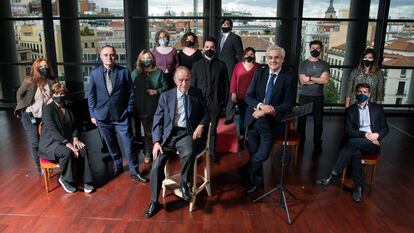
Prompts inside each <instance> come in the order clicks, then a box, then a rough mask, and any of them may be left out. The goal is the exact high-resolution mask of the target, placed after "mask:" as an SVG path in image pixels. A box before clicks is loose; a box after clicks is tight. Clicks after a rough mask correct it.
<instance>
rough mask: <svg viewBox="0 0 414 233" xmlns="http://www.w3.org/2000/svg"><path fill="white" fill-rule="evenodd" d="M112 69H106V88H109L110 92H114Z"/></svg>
mask: <svg viewBox="0 0 414 233" xmlns="http://www.w3.org/2000/svg"><path fill="white" fill-rule="evenodd" d="M110 73H111V70H106V75H105V82H106V89H107V90H108V93H109V94H111V93H112V79H111V74H110Z"/></svg>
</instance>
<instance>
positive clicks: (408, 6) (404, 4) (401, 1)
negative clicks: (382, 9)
mask: <svg viewBox="0 0 414 233" xmlns="http://www.w3.org/2000/svg"><path fill="white" fill-rule="evenodd" d="M413 8H414V2H413V1H409V0H391V5H390V11H389V13H388V18H389V19H414V11H413Z"/></svg>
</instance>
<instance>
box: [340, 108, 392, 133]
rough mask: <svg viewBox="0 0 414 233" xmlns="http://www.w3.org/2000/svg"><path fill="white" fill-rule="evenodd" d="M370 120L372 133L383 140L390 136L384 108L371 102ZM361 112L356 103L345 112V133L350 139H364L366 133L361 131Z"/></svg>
mask: <svg viewBox="0 0 414 233" xmlns="http://www.w3.org/2000/svg"><path fill="white" fill-rule="evenodd" d="M368 109H369V118H370V120H371V131H372V132H373V133H378V134H379V140H382V139H383V138H384V137H385V136H386V135H387V134H388V124H387V119H386V117H385V113H384V110H383V109H382V106H381V105H379V104H376V103H372V102H369V103H368ZM359 127H360V122H359V111H358V105H357V104H356V103H355V104H353V105H351V106H350V107H349V108H347V109H346V110H345V133H346V136H347V137H348V138H364V137H365V132H363V131H359Z"/></svg>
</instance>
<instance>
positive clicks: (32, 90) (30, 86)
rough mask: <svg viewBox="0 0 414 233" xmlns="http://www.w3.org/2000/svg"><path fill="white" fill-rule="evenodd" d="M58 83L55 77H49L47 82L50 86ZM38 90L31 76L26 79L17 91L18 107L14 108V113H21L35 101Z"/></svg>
mask: <svg viewBox="0 0 414 233" xmlns="http://www.w3.org/2000/svg"><path fill="white" fill-rule="evenodd" d="M54 83H56V80H55V79H48V80H47V84H48V85H49V88H51V87H52V85H53V84H54ZM36 91H37V85H36V83H35V82H33V81H32V80H31V79H30V78H26V79H24V81H23V83H22V85H20V87H19V89H17V92H16V108H15V109H14V115H16V116H17V115H20V112H21V111H22V110H24V109H26V108H27V107H28V106H30V105H31V104H32V103H33V100H34V96H35V94H36Z"/></svg>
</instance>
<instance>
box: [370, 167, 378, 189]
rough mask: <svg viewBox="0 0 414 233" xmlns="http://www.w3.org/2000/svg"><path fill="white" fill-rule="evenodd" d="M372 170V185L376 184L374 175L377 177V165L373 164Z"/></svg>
mask: <svg viewBox="0 0 414 233" xmlns="http://www.w3.org/2000/svg"><path fill="white" fill-rule="evenodd" d="M371 169H372V171H371V186H372V185H373V184H374V177H375V172H376V170H377V165H376V164H374V165H372V168H371Z"/></svg>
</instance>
